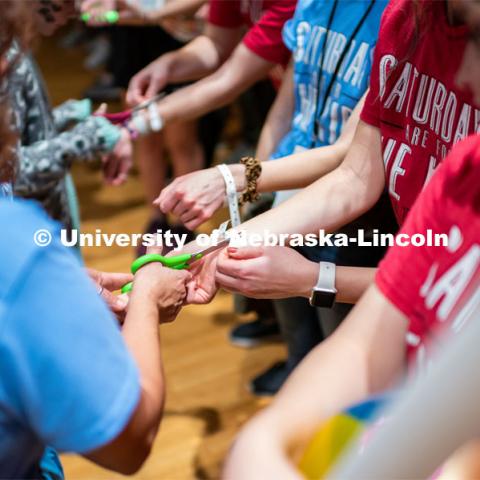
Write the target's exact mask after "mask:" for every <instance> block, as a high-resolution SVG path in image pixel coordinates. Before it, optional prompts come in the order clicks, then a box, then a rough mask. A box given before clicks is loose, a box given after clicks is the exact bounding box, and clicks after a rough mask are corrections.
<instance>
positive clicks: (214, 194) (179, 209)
mask: <svg viewBox="0 0 480 480" xmlns="http://www.w3.org/2000/svg"><path fill="white" fill-rule="evenodd" d="M287 82H288V81H287ZM288 83H289V82H288ZM284 87H285V93H281V95H282V96H284V97H287V96H288V95H287V93H286V92H287V86H286V85H282V92H283V90H284ZM288 90H289V89H288ZM283 103H284V105H285V104H286V103H287V102H283ZM363 103H364V98H362V100H361V101H360V102H359V103H358V104H357V106H356V107H355V109H354V110H353V112H352V115H351V117H350V118H349V119H348V122H347V123H346V124H345V126H344V128H343V131H342V134H341V135H340V137H339V138H338V139H337V141H336V142H335V143H334V144H333V145H329V146H325V147H320V148H315V149H312V150H308V151H305V152H301V153H297V154H294V155H290V156H288V157H284V158H280V159H278V160H275V161H266V162H262V174H261V175H260V178H259V179H258V183H257V189H258V191H259V192H275V191H280V190H288V189H294V188H303V187H306V186H308V185H310V184H311V183H312V182H314V181H315V180H317V179H319V178H320V177H322V176H324V175H326V174H327V173H330V172H331V171H332V170H334V169H335V168H337V167H338V166H339V165H340V163H341V162H342V160H343V159H344V158H345V156H346V154H347V152H348V149H349V147H350V145H351V143H352V140H353V137H354V134H355V129H356V127H357V125H358V121H359V116H360V111H361V109H362V106H363ZM275 105H276V104H275ZM283 114H284V113H282V112H278V115H279V116H281V115H283ZM269 117H270V115H269ZM272 118H273V117H272ZM275 118H277V113H276V115H275ZM272 121H273V120H272ZM277 123H281V122H279V121H277ZM282 128H283V127H279V130H281V129H282ZM272 130H273V129H272V128H270V127H269V128H268V129H267V128H266V127H264V129H263V131H262V137H263V138H266V139H267V140H264V143H263V146H262V147H260V146H259V149H258V150H259V151H260V150H263V151H264V153H263V154H262V153H261V154H260V158H263V155H266V156H267V157H268V154H267V150H269V148H271V146H272V145H273V139H272ZM300 162H301V168H299V166H300ZM229 168H230V170H231V172H232V176H233V178H234V181H235V184H236V187H237V191H238V192H241V191H242V190H244V189H245V166H244V165H242V164H235V165H229ZM225 197H226V192H225V183H224V180H223V177H222V175H221V173H220V172H219V171H218V169H216V168H209V169H206V170H200V171H197V172H193V173H189V174H187V175H183V176H181V177H178V178H176V179H175V180H174V181H173V182H172V183H171V184H170V185H168V186H167V187H165V188H164V189H163V190H162V191H161V193H160V195H159V197H158V199H157V200H155V202H154V203H155V205H157V206H158V207H159V208H160V209H161V210H162V211H163V212H164V213H170V212H172V213H174V214H175V215H177V216H178V217H179V218H180V220H181V221H182V222H183V223H184V224H185V225H186V226H187V228H189V229H191V230H193V229H195V228H197V227H198V226H199V225H200V224H202V223H203V222H205V221H206V220H208V219H209V218H211V216H212V215H213V214H214V213H215V212H216V211H217V210H218V209H219V208H221V207H222V205H223V202H224V200H225Z"/></svg>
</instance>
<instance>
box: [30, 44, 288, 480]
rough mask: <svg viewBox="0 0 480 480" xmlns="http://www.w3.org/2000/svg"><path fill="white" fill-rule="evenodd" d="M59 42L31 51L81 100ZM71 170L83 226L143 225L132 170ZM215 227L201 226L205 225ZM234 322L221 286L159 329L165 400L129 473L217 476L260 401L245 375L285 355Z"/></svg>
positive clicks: (76, 74)
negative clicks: (112, 176)
mask: <svg viewBox="0 0 480 480" xmlns="http://www.w3.org/2000/svg"><path fill="white" fill-rule="evenodd" d="M57 41H58V38H52V39H47V40H44V41H43V42H42V43H41V44H40V46H39V47H38V48H37V52H36V53H37V55H36V56H37V59H38V61H39V63H40V65H41V68H42V71H43V74H44V76H45V79H46V81H47V85H48V88H49V91H50V95H51V100H52V103H53V104H54V105H57V104H59V103H60V102H62V101H64V100H66V99H68V98H81V97H80V95H81V92H82V91H83V90H84V89H85V88H86V87H87V86H88V85H89V84H90V83H91V82H92V81H93V79H94V75H93V74H92V73H89V72H86V71H85V70H84V69H83V68H82V61H83V56H84V54H83V52H82V51H81V50H80V49H76V50H63V49H61V48H59V47H58V46H57ZM74 176H75V180H76V184H77V188H78V193H79V198H80V205H81V216H82V229H83V231H84V232H94V231H95V229H97V228H100V229H101V230H102V231H104V232H106V233H113V232H115V233H121V232H125V233H140V232H141V231H142V227H143V226H144V225H145V222H146V221H147V215H148V212H147V209H146V207H145V204H144V200H143V193H142V185H141V183H140V181H139V178H138V176H136V175H135V174H134V175H132V176H131V178H130V179H129V180H128V182H127V183H126V185H124V186H122V187H119V188H113V187H107V186H105V185H103V184H102V181H101V176H100V173H99V171H98V170H97V169H95V168H93V167H91V166H87V165H80V166H76V167H75V169H74ZM223 215H225V213H223ZM217 220H218V221H219V219H217ZM215 225H218V223H216V222H213V223H212V224H210V225H208V224H207V225H206V226H204V228H203V229H204V231H209V230H211V228H213V227H214V226H215ZM83 254H84V258H85V261H86V264H87V265H88V266H90V267H94V268H97V269H100V270H106V271H127V270H128V268H129V264H130V262H131V261H132V259H133V252H132V250H131V249H130V248H121V247H111V248H107V247H104V248H95V247H93V248H86V249H85V250H84V251H83ZM238 320H239V319H238V318H236V316H235V315H234V313H233V302H232V298H231V296H230V295H229V294H227V293H225V292H221V293H220V294H219V295H218V296H217V298H216V299H215V300H214V301H213V302H212V303H211V304H210V305H206V306H191V307H187V308H185V309H184V310H183V311H182V312H181V314H180V315H179V317H178V319H177V320H176V322H175V323H173V324H171V325H166V326H164V327H162V329H161V337H162V346H163V359H164V364H165V371H166V376H167V392H168V393H167V398H168V400H167V405H166V410H165V415H164V419H163V423H162V426H161V429H160V433H159V435H158V438H157V440H156V443H155V447H154V450H153V452H152V455H151V457H150V458H149V460H148V461H147V462H146V464H145V466H144V468H143V469H142V470H141V471H140V472H139V473H138V474H137V475H136V476H135V477H133V478H137V479H142V480H158V479H166V480H177V479H181V480H184V479H185V480H188V479H194V478H208V479H215V478H218V476H219V471H220V468H221V464H222V461H223V458H224V457H225V454H226V452H227V451H228V448H229V446H230V444H231V441H232V439H233V437H234V435H235V433H236V432H237V431H238V429H239V427H240V426H241V425H242V424H243V423H244V422H245V421H246V420H247V419H248V418H249V417H250V416H251V415H252V414H253V413H254V412H255V411H256V410H258V409H259V408H260V407H261V406H262V405H265V400H260V399H256V398H255V397H253V396H252V395H251V394H249V393H248V392H247V389H246V385H247V383H248V380H249V379H250V378H251V377H252V376H254V375H255V374H257V373H259V372H261V371H262V370H263V369H265V368H266V367H268V366H269V365H271V363H273V362H274V361H276V360H278V359H280V358H282V356H283V355H284V349H283V347H282V346H281V345H269V346H263V347H259V348H255V349H252V350H243V349H239V348H236V347H233V346H232V345H231V344H230V343H229V342H228V333H229V330H230V328H231V327H232V326H233V325H234V324H235V323H236V322H237V321H238ZM92 395H95V392H92ZM62 460H63V465H64V468H65V473H66V476H67V478H69V479H75V480H87V479H88V480H97V479H98V480H100V479H109V480H111V479H118V478H122V476H121V475H116V474H113V473H111V472H108V471H106V470H103V469H101V468H98V467H95V466H94V465H93V464H91V463H90V462H88V461H86V460H83V459H82V458H80V457H77V456H74V455H64V456H63V459H62Z"/></svg>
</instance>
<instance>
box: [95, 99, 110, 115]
mask: <svg viewBox="0 0 480 480" xmlns="http://www.w3.org/2000/svg"><path fill="white" fill-rule="evenodd" d="M95 113H96V114H97V115H105V114H106V113H107V104H106V103H105V102H104V103H102V104H101V105H100V106H99V107H98V108H97V110H96V111H95Z"/></svg>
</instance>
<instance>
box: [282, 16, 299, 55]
mask: <svg viewBox="0 0 480 480" xmlns="http://www.w3.org/2000/svg"><path fill="white" fill-rule="evenodd" d="M283 43H284V44H285V46H286V47H287V48H288V49H289V50H290V51H291V52H293V51H294V50H295V49H296V48H297V36H296V35H295V20H294V19H293V18H291V19H290V20H288V21H287V22H286V23H285V25H284V27H283Z"/></svg>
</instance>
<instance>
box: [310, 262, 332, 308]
mask: <svg viewBox="0 0 480 480" xmlns="http://www.w3.org/2000/svg"><path fill="white" fill-rule="evenodd" d="M336 296H337V289H336V288H335V264H334V263H331V262H320V270H319V271H318V280H317V284H316V285H315V286H314V287H313V289H312V293H311V295H310V305H311V306H312V307H324V308H332V307H333V304H334V303H335V297H336Z"/></svg>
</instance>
